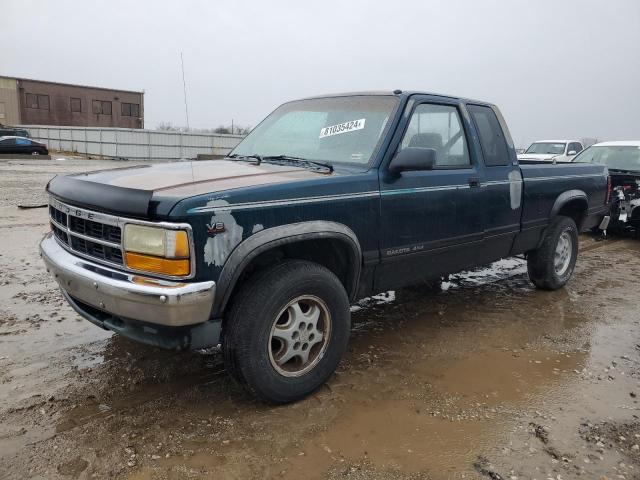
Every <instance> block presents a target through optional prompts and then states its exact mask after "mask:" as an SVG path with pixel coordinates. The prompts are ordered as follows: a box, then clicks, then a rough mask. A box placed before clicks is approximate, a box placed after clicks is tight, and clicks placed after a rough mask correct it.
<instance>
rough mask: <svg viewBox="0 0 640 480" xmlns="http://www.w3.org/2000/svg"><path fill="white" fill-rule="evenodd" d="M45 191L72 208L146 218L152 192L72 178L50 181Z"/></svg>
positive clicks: (58, 178)
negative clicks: (75, 206)
mask: <svg viewBox="0 0 640 480" xmlns="http://www.w3.org/2000/svg"><path fill="white" fill-rule="evenodd" d="M47 191H48V192H49V193H51V194H52V195H54V196H56V197H58V198H59V199H60V200H61V201H67V202H69V203H71V204H73V205H77V206H82V207H86V208H90V209H94V210H98V211H108V212H111V213H116V214H122V215H128V216H135V217H147V216H148V215H149V202H150V201H151V196H152V195H153V191H152V190H140V189H137V188H126V187H118V186H114V185H108V184H105V183H97V182H91V181H88V180H82V179H80V178H77V177H73V176H59V177H54V178H52V179H51V181H50V182H49V183H48V184H47Z"/></svg>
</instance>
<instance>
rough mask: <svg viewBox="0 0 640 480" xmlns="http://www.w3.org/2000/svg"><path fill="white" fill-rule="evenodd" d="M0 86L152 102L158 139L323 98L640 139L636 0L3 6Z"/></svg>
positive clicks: (532, 132)
mask: <svg viewBox="0 0 640 480" xmlns="http://www.w3.org/2000/svg"><path fill="white" fill-rule="evenodd" d="M0 12H1V14H0V45H2V47H1V50H0V52H1V53H0V74H2V75H9V76H20V77H27V78H35V79H43V80H52V81H59V82H69V83H80V84H87V85H95V86H103V87H113V88H123V89H131V90H144V91H145V109H146V110H145V117H146V118H145V121H146V126H147V127H148V128H153V127H155V126H156V125H157V124H158V123H160V122H171V123H173V124H175V125H185V124H186V120H185V112H184V103H183V92H182V76H181V71H180V52H181V51H182V52H183V54H184V61H185V70H186V80H187V96H188V105H189V116H190V123H191V126H192V127H200V128H209V127H216V126H218V125H220V124H228V123H230V122H231V119H232V118H233V119H234V120H235V122H236V123H239V124H243V125H255V124H256V123H257V122H258V121H259V120H260V119H261V118H262V117H263V116H264V115H266V114H267V113H269V112H270V111H271V110H273V109H274V108H275V107H276V106H277V105H279V104H280V103H282V102H284V101H286V100H290V99H293V98H299V97H303V96H308V95H316V94H321V93H330V92H342V91H359V90H381V89H382V90H393V89H396V88H400V89H404V90H410V89H413V90H425V91H430V92H437V93H449V94H454V95H461V96H466V97H471V98H478V99H481V100H488V101H491V102H494V103H496V104H497V105H498V106H499V107H500V108H501V109H502V111H503V113H504V115H505V117H506V119H507V121H508V123H509V125H510V127H511V132H512V134H513V137H514V139H515V141H516V144H517V145H521V146H525V145H526V144H528V143H529V142H531V141H533V140H536V139H541V138H564V137H577V138H580V137H598V138H599V139H631V138H635V139H638V138H640V0H530V1H525V0H443V1H432V0H429V1H419V0H415V1H409V0H393V1H385V2H382V1H380V2H375V3H374V2H368V1H364V0H349V1H344V0H342V1H338V0H322V1H300V0H297V1H296V0H287V1H278V0H270V1H257V0H256V1H248V0H247V1H243V0H240V1H239V0H231V1H228V2H226V3H222V2H219V1H186V0H182V1H178V0H172V1H165V0H154V1H148V2H143V1H114V0H110V1H104V2H100V1H86V0H78V1H63V0H56V1H55V2H52V1H47V0H41V1H32V0H0Z"/></svg>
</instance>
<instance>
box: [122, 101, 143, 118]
mask: <svg viewBox="0 0 640 480" xmlns="http://www.w3.org/2000/svg"><path fill="white" fill-rule="evenodd" d="M121 113H122V116H123V117H139V116H140V105H139V104H137V103H123V104H122V109H121Z"/></svg>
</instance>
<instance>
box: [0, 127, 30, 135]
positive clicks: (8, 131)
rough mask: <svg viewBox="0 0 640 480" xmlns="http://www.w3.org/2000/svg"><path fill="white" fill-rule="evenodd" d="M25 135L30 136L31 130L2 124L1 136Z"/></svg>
mask: <svg viewBox="0 0 640 480" xmlns="http://www.w3.org/2000/svg"><path fill="white" fill-rule="evenodd" d="M14 136H16V137H25V138H30V137H31V136H30V135H29V132H28V131H27V130H25V129H24V128H18V127H9V126H8V125H0V137H14Z"/></svg>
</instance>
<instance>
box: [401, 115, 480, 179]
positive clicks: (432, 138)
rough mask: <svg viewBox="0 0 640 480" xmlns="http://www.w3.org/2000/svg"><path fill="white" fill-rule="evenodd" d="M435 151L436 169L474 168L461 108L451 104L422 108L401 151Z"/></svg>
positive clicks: (413, 120) (403, 142)
mask: <svg viewBox="0 0 640 480" xmlns="http://www.w3.org/2000/svg"><path fill="white" fill-rule="evenodd" d="M407 147H412V148H432V149H434V150H435V151H436V167H443V168H447V167H464V166H468V165H470V163H471V161H470V159H469V150H468V148H467V139H466V136H465V134H464V130H463V128H462V122H461V121H460V115H458V109H457V108H456V107H454V106H449V105H435V104H431V103H423V104H420V105H418V106H417V107H416V108H415V110H414V112H413V115H412V116H411V122H410V123H409V126H408V127H407V131H406V132H405V134H404V138H403V139H402V144H401V145H400V148H407Z"/></svg>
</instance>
